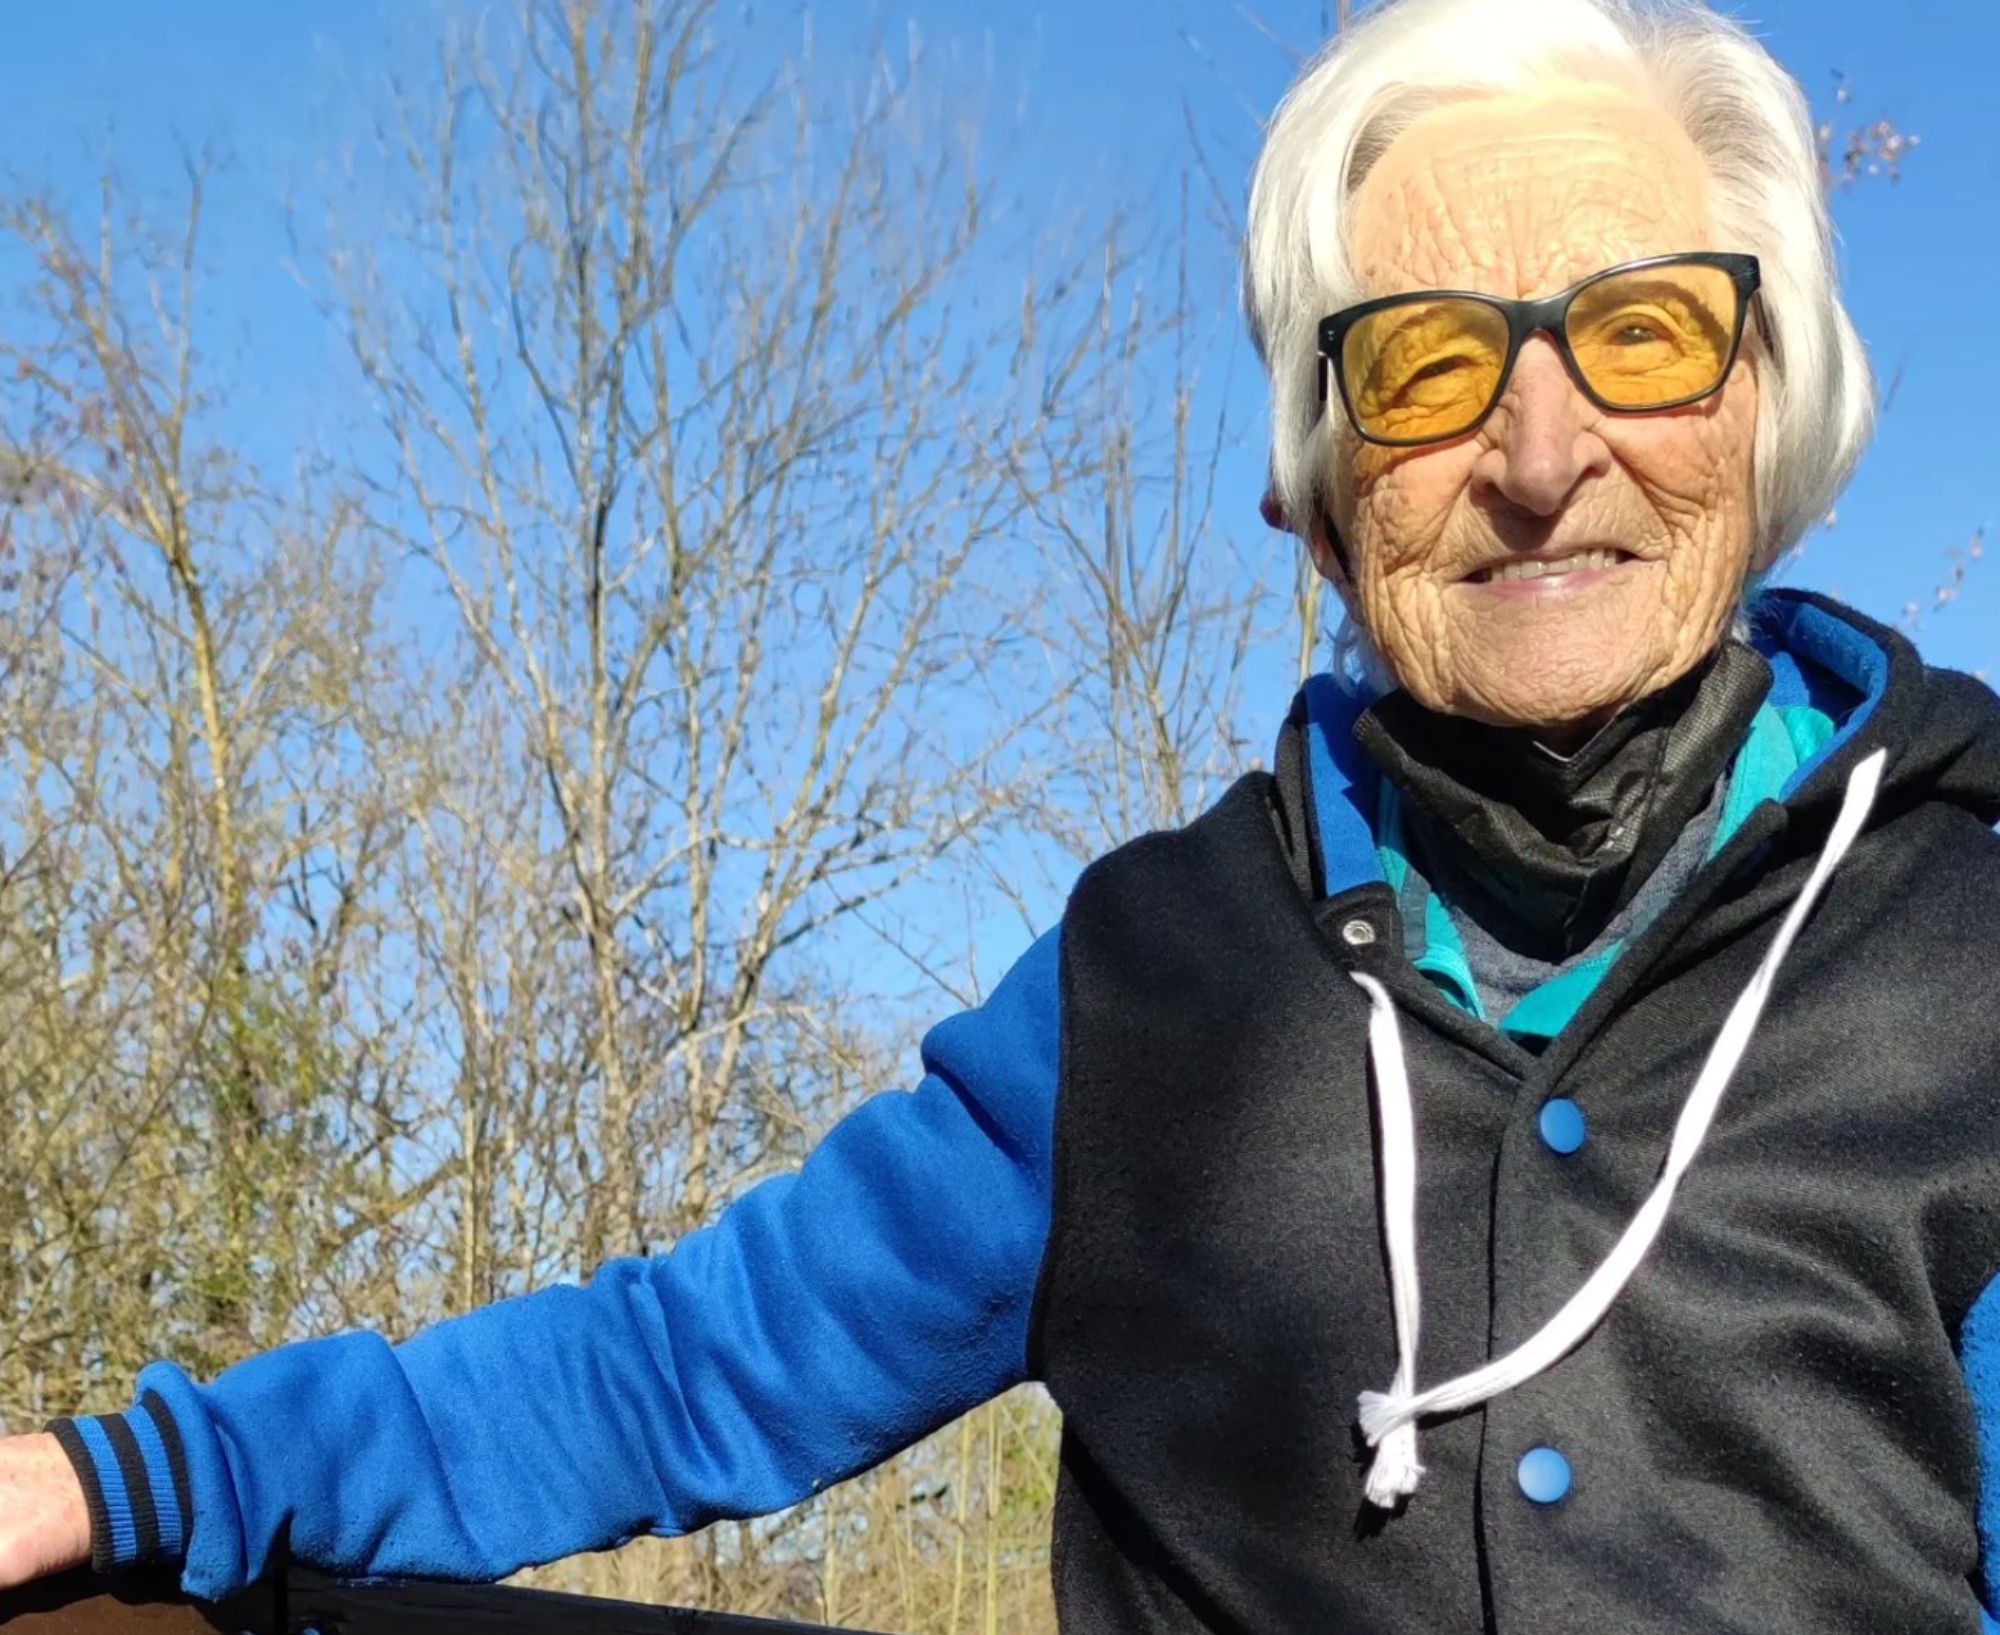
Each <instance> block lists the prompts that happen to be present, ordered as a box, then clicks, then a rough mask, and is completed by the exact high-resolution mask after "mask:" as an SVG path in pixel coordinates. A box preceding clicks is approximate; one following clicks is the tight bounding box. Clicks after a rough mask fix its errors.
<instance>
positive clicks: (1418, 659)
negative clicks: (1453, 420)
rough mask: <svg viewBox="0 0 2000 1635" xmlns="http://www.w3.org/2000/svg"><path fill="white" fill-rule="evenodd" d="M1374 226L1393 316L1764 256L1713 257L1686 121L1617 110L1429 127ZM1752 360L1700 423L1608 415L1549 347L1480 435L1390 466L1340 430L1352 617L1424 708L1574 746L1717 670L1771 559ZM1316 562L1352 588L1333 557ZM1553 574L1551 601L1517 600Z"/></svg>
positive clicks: (1467, 115) (1564, 101)
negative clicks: (1436, 292)
mask: <svg viewBox="0 0 2000 1635" xmlns="http://www.w3.org/2000/svg"><path fill="white" fill-rule="evenodd" d="M1354 209H1355V214H1354V239H1353V248H1354V252H1355V256H1356V262H1357V266H1358V269H1359V271H1360V274H1361V276H1362V278H1363V279H1364V281H1365V286H1366V291H1367V294H1369V295H1371V296H1373V295H1390V294H1396V293H1399V292H1402V291H1406V290H1414V289H1469V290H1478V291H1482V292H1485V293H1488V294H1493V295H1502V296H1541V295H1549V294H1553V293H1554V292H1555V291H1557V290H1560V289H1564V288H1566V287H1567V286H1569V285H1570V284H1573V283H1575V282H1576V281H1577V280H1578V279H1580V278H1583V277H1585V276H1587V275H1588V274H1590V273H1593V272H1597V271H1600V270H1601V269H1603V268H1605V267H1609V266H1612V265H1614V264H1616V263H1618V262H1622V261H1631V260H1635V259H1637V258H1638V257H1641V256H1648V255H1662V254H1667V253H1669V252H1673V251H1679V250H1706V249H1732V250H1733V249H1741V248H1743V246H1741V245H1739V244H1726V245H1725V244H1718V243H1715V242H1713V240H1712V235H1711V229H1710V227H1709V222H1708V209H1707V179H1706V173H1705V171H1704V169H1703V166H1702V164H1701V160H1700V158H1699V156H1698V155H1697V154H1696V152H1695V150H1694V148H1693V145H1692V144H1691V143H1690V142H1689V140H1688V139H1687V137H1686V136H1685V135H1684V134H1683V133H1682V132H1681V131H1680V130H1679V128H1678V127H1677V126H1676V125H1675V124H1674V123H1673V121H1672V120H1671V119H1670V118H1669V117H1668V116H1666V115H1665V114H1663V113H1661V112H1659V111H1658V110H1656V109H1653V108H1651V107H1647V106H1643V105H1641V104H1639V103H1637V102H1633V101H1628V100H1625V99H1623V98H1619V97H1616V96H1613V95H1611V94H1609V93H1603V92H1586V91H1566V92H1563V93H1561V94H1559V95H1553V96H1539V97H1534V98H1528V97H1519V96H1515V97H1506V98H1496V99H1490V100H1482V101H1476V102H1467V103H1459V104H1454V105H1452V106H1449V107H1446V108H1443V109H1439V110H1437V111H1435V112H1432V113H1429V114H1426V115H1425V116H1424V117H1423V118H1422V119H1420V120H1419V121H1417V122H1416V123H1415V124H1413V125H1412V126H1411V127H1410V128H1409V129H1408V130H1407V131H1406V132H1405V133H1404V134H1403V135H1402V136H1401V137H1399V138H1398V139H1397V140H1396V141H1395V142H1394V143H1393V144H1392V145H1391V146H1390V147H1389V149H1388V150H1387V151H1386V152H1385V153H1384V154H1383V156H1382V158H1381V159H1380V160H1379V161H1378V163H1377V164H1376V166H1375V168H1374V169H1373V170H1371V171H1370V172H1369V174H1368V176H1367V177H1366V179H1365V180H1364V181H1363V183H1362V185H1361V187H1360V189H1359V191H1358V193H1357V195H1356V198H1355V200H1354ZM1753 330H1754V326H1753ZM1753 351H1754V347H1753V342H1752V339H1751V335H1750V334H1746V337H1745V340H1744V344H1743V349H1742V351H1741V352H1740V353H1739V355H1738V357H1737V360H1736V363H1735V366H1734V368H1733V369H1732V370H1731V373H1730V376H1729V379H1728V381H1727V382H1726V383H1725V384H1724V386H1723V388H1722V389H1721V390H1720V391H1718V392H1716V393H1715V394H1713V395H1712V396H1710V397H1708V398H1707V399H1705V400H1704V401H1702V402H1700V403H1695V404H1690V405H1688V406H1687V407H1685V408H1680V409H1669V410H1663V411H1655V412H1653V413H1649V414H1610V413H1606V412H1605V411H1603V410H1601V409H1598V408H1596V407H1595V406H1594V405H1592V404H1591V402H1590V401H1589V399H1587V398H1586V397H1584V395H1583V394H1582V393H1581V392H1580V391H1579V390H1578V389H1577V387H1576V385H1575V383H1574V382H1573V381H1572V380H1571V379H1570V377H1569V374H1568V372H1567V371H1566V370H1565V369H1564V367H1563V364H1562V360H1561V358H1560V356H1559V355H1558V354H1557V352H1556V349H1555V345H1554V343H1553V342H1552V341H1551V340H1550V338H1549V337H1548V336H1547V335H1545V334H1538V335H1534V336H1531V337H1530V338H1529V339H1528V341H1527V342H1526V344H1525V345H1524V346H1523V347H1522V349H1521V355H1520V357H1519V359H1518V360H1517V362H1516V363H1515V367H1514V374H1513V378H1512V379H1511V381H1510V382H1509V384H1508V386H1507V390H1506V392H1505V393H1504V394H1503V395H1502V397H1501V399H1500V401H1499V403H1498V404H1497V405H1496V406H1495V408H1494V410H1493V412H1492V414H1491V415H1490V416H1488V418H1487V420H1486V422H1485V423H1484V424H1483V425H1482V426H1480V427H1479V428H1478V429H1477V430H1476V431H1474V432H1471V433H1468V434H1466V435H1464V436H1461V437H1458V438H1456V439H1454V440H1452V441H1450V442H1447V443H1440V444H1434V445H1429V446H1425V447H1420V448H1414V449H1411V448H1382V447H1379V446H1376V445H1373V444H1367V443H1363V442H1361V441H1360V439H1359V438H1357V437H1354V436H1353V435H1352V434H1351V430H1350V428H1347V427H1346V426H1345V424H1344V420H1343V424H1342V426H1341V436H1340V439H1339V442H1338V443H1337V445H1336V446H1337V453H1336V456H1335V458H1336V459H1337V460H1339V461H1340V462H1342V467H1343V468H1342V469H1341V470H1340V471H1338V472H1337V473H1336V474H1335V479H1336V480H1335V481H1334V483H1333V484H1332V485H1331V487H1332V494H1333V500H1332V505H1331V509H1332V514H1333V518H1334V521H1335V524H1336V526H1338V527H1339V529H1340V531H1341V534H1342V537H1343V538H1344V539H1345V540H1346V541H1347V543H1348V546H1349V549H1350V554H1351V558H1352V564H1353V581H1352V583H1351V584H1347V585H1344V586H1343V594H1345V595H1346V596H1347V598H1348V601H1349V604H1350V607H1351V608H1352V610H1353V611H1354V612H1355V613H1356V614H1357V615H1358V616H1359V617H1360V619H1361V621H1362V623H1363V624H1364V625H1365V626H1366V627H1367V629H1368V631H1369V632H1370V634H1371V635H1372V636H1373V637H1374V639H1375V642H1376V644H1377V646H1379V647H1380V648H1381V650H1382V653H1383V656H1384V657H1385V658H1386V659H1387V660H1388V663H1389V665H1390V667H1391V668H1392V669H1393V671H1394V672H1395V675H1396V678H1397V679H1398V680H1399V681H1400V682H1401V683H1402V685H1403V686H1404V687H1406V688H1407V689H1408V690H1409V691H1410V692H1411V694H1413V695H1414V696H1415V697H1416V699H1417V700H1418V702H1420V703H1422V704H1424V705H1427V706H1428V707H1429V708H1431V709H1434V710H1441V711H1446V712H1449V713H1452V714H1457V715H1465V716H1470V717H1472V718H1474V719H1476V720H1481V721H1486V722H1490V723H1493V724H1495V725H1502V726H1522V727H1533V728H1536V729H1539V730H1540V731H1541V732H1542V733H1543V734H1544V735H1545V736H1546V737H1547V738H1548V739H1549V740H1550V741H1551V742H1553V743H1563V742H1574V741H1575V740H1576V739H1578V738H1580V737H1581V736H1583V735H1584V734H1585V733H1586V732H1588V731H1589V730H1590V729H1592V728H1594V727H1595V726H1597V725H1599V724H1601V723H1602V722H1603V721H1605V720H1608V719H1609V718H1610V717H1611V716H1612V715H1614V714H1616V713H1617V712H1618V711H1619V710H1620V709H1622V708H1623V707H1624V706H1625V705H1627V704H1629V703H1631V702H1632V701H1633V700H1635V699H1638V698H1640V697H1643V696H1644V695H1645V694H1647V693H1650V692H1653V691H1655V690H1657V689H1658V688H1660V687H1663V686H1665V685H1667V684H1668V683H1669V682H1671V681H1673V680H1674V679H1675V678H1677V677H1678V676H1680V675H1682V674H1683V673H1684V672H1685V671H1687V670H1688V669H1689V668H1690V667H1691V666H1692V665H1693V664H1694V663H1695V662H1696V661H1697V660H1698V659H1700V658H1701V657H1703V656H1704V655H1705V654H1706V653H1708V652H1709V651H1710V650H1711V649H1713V648H1714V647H1715V646H1716V644H1717V643H1718V642H1719V641H1720V640H1721V638H1722V635H1723V633H1724V630H1725V629H1726V627H1727V625H1728V622H1729V617H1730V614H1731V611H1732V610H1733V608H1734V606H1735V603H1736V599H1737V597H1738V595H1739V594H1740V592H1741V589H1742V585H1743V581H1744V578H1745V575H1746V574H1747V572H1748V569H1749V565H1750V553H1751V548H1752V543H1753V541H1752V532H1753V530H1752V522H1753V517H1752V500H1751V442H1752V434H1753V431H1754V428H1755V424H1756V415H1757V378H1756V369H1755V363H1754V360H1753V356H1752V354H1753ZM1329 412H1330V413H1332V414H1335V415H1339V414H1340V413H1341V410H1340V408H1339V406H1338V404H1337V403H1335V404H1333V405H1330V407H1329ZM1313 546H1314V554H1315V558H1316V560H1317V561H1318V563H1319V565H1320V569H1321V571H1322V572H1323V573H1326V574H1328V576H1329V577H1332V578H1335V579H1336V582H1339V577H1338V570H1337V567H1336V564H1335V561H1334V558H1333V555H1332V553H1331V551H1330V549H1329V548H1328V543H1327V541H1326V540H1325V539H1324V538H1315V539H1314V541H1313ZM1607 552H1609V553H1614V554H1612V555H1611V556H1609V557H1607V555H1606V554H1605V553H1607ZM1584 553H1591V554H1590V555H1588V556H1585V554H1584ZM1534 558H1539V559H1541V562H1539V563H1537V566H1536V567H1535V568H1533V569H1528V570H1527V571H1530V572H1539V574H1540V576H1539V577H1534V578H1521V577H1517V575H1519V574H1520V573H1521V572H1522V571H1523V566H1522V565H1523V564H1524V563H1526V562H1528V561H1529V560H1530V559H1534ZM1564 558H1569V561H1568V562H1567V563H1565V562H1564V560H1563V559H1564ZM1607 562H1608V563H1609V565H1605V564H1606V563H1607ZM1541 563H1546V564H1547V565H1548V566H1549V567H1553V568H1556V569H1558V570H1564V569H1566V571H1554V572H1549V571H1544V570H1543V569H1542V567H1541ZM1510 564H1511V565H1512V568H1513V571H1512V573H1509V572H1506V571H1504V570H1505V569H1506V568H1507V567H1508V565H1510ZM1496 569H1497V570H1503V571H1501V572H1500V573H1499V575H1498V576H1497V577H1496V576H1495V573H1496Z"/></svg>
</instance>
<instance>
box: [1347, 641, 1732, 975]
mask: <svg viewBox="0 0 2000 1635" xmlns="http://www.w3.org/2000/svg"><path fill="white" fill-rule="evenodd" d="M1770 686H1771V670H1770V666H1769V665H1767V664H1766V663H1765V662H1764V660H1763V659H1762V658H1760V657H1759V656H1758V655H1757V654H1756V653H1754V652H1753V651H1751V649H1750V648H1748V647H1746V646H1744V645H1743V644H1742V643H1740V642H1733V641H1732V642H1726V643H1724V645H1723V646H1722V647H1721V648H1719V649H1718V650H1717V651H1716V653H1715V654H1714V655H1713V656H1711V657H1710V658H1709V659H1708V660H1706V661H1705V662H1703V663H1702V664H1699V665H1697V666H1696V667H1695V668H1694V669H1693V670H1691V671H1690V672H1689V673H1688V674H1687V675H1685V676H1683V677H1681V679H1680V680H1678V681H1676V682H1674V683H1673V684H1671V685H1670V686H1667V687H1664V688H1662V689H1661V690H1660V691H1659V692H1657V693H1652V694H1649V695H1648V696H1647V697H1645V698H1642V699H1640V700H1639V701H1638V702H1637V703H1636V704H1633V705H1631V706H1630V707H1628V708H1627V709H1625V710H1624V711H1622V712H1621V713H1620V714H1618V715H1617V716H1615V717H1614V718H1613V719H1612V720H1611V721H1609V722H1607V723H1606V724H1605V726H1604V727H1603V728H1601V729H1600V730H1599V731H1598V732H1597V733H1595V734H1594V735H1593V736H1592V737H1591V739H1590V741H1589V742H1588V743H1586V744H1585V745H1584V746H1583V747H1582V748H1581V749H1579V750H1577V751H1576V753H1575V754H1573V755H1568V756H1563V755H1558V754H1557V753H1556V752H1555V751H1554V750H1551V749H1549V748H1547V747H1546V746H1545V745H1543V744H1540V743H1538V742H1536V740H1535V737H1534V734H1533V733H1532V732H1528V731H1524V730H1521V729H1518V728H1507V727H1489V726H1484V725H1482V724H1480V723H1479V722H1476V721H1468V720H1466V719H1464V718H1463V717H1462V716H1451V715H1439V714H1436V713H1434V712H1433V711H1430V710H1427V709H1425V708H1424V707H1423V706H1422V705H1420V704H1418V703H1417V702H1416V700H1415V699H1413V698H1411V697H1410V695H1409V694H1408V693H1405V692H1394V693H1390V694H1389V695H1388V696H1387V697H1385V698H1382V699H1379V700H1377V701H1376V703H1374V704H1373V705H1371V706H1370V707H1369V709H1368V710H1367V711H1366V712H1364V713H1363V715H1362V717H1361V719H1360V720H1359V721H1358V722H1357V723H1356V724H1355V728H1354V732H1355V736H1356V737H1357V738H1358V739H1359V740H1360V741H1361V743H1362V745H1363V746H1364V747H1365V748H1366V749H1367V750H1368V753H1369V754H1370V755H1372V756H1373V757H1374V758H1375V760H1376V762H1377V764H1378V765H1380V766H1381V768H1382V770H1383V771H1384V772H1385V773H1386V774H1387V775H1388V776H1389V777H1390V778H1392V779H1394V780H1395V782H1396V784H1397V786H1398V787H1399V788H1400V789H1401V790H1402V791H1403V792H1404V794H1406V795H1407V796H1408V797H1409V803H1408V806H1407V808H1406V811H1405V817H1404V828H1405V832H1406V834H1407V836H1408V838H1409V840H1410V843H1411V846H1412V850H1413V852H1414V853H1415V854H1416V855H1417V856H1418V857H1420V858H1421V859H1422V860H1423V863H1424V867H1425V870H1426V872H1427V873H1428V874H1429V875H1430V877H1431V879H1432V880H1433V881H1435V882H1437V883H1438V884H1439V885H1440V886H1441V887H1442V888H1444V889H1445V893H1446V895H1447V897H1449V898H1450V899H1451V900H1452V901H1453V902H1454V903H1457V904H1459V905H1460V906H1461V907H1463V908H1464V909H1465V911H1466V912H1468V913H1471V914H1474V915H1475V916H1476V917H1477V918H1478V919H1479V920H1480V922H1481V923H1482V924H1484V925H1485V926H1486V927H1487V928H1488V929H1489V930H1491V931H1492V932H1493V934H1494V935H1495V936H1497V937H1498V938H1499V939H1500V940H1501V942H1503V943H1504V944H1505V945H1506V946H1508V947H1509V948H1512V949H1514V950H1516V951H1517V952H1519V953H1523V954H1529V955H1532V956H1533V957H1535V958H1538V959H1544V960H1549V961H1559V960H1564V959H1568V958H1570V957H1571V956H1573V955H1575V954H1577V953H1580V952H1582V951H1583V950H1584V949H1586V948H1588V947H1589V946H1590V945H1591V943H1592V942H1594V941H1595V940H1596V939H1597V937H1598V935H1599V934H1600V933H1601V932H1602V931H1603V929H1604V927H1605V926H1606V925H1607V924H1608V923H1609V922H1610V920H1611V918H1612V916H1613V915H1615V914H1616V913H1617V912H1618V911H1619V909H1621V908H1623V907H1624V906H1625V904H1626V903H1628V902H1629V901H1630V900H1631V898H1632V895H1633V893H1635V892H1636V891H1637V890H1638V889H1639V888H1640V887H1641V886H1642V885H1644V884H1645V882H1646V877H1647V876H1648V875H1650V874H1651V873H1652V871H1653V869H1654V868H1655V867H1656V866H1657V865H1658V863H1659V861H1660V859H1661V858H1663V857H1664V856H1665V855H1666V854H1667V851H1668V849H1669V848H1670V847H1671V846H1672V845H1673V842H1674V838H1675V837H1676V836H1677V835H1678V834H1679V833H1680V832H1681V830H1682V829H1683V828H1684V827H1685V826H1686V825H1687V824H1688V823H1689V822H1690V821H1691V820H1692V819H1693V818H1694V817H1695V816H1696V815H1697V814H1698V813H1700V812H1701V811H1702V810H1703V809H1704V808H1705V807H1706V806H1707V804H1708V802H1709V799H1710V797H1711V796H1712V795H1713V794H1714V792H1715V787H1716V784H1717V782H1718V780H1719V779H1720V778H1721V777H1722V776H1723V774H1724V772H1725V771H1726V770H1727V769H1728V767H1729V764H1730V761H1731V759H1732V757H1734V755H1735V754H1736V751H1737V749H1738V747H1739V746H1740V745H1741V744H1742V742H1743V737H1744V734H1745V733H1746V732H1747V731H1748V729H1749V726H1750V721H1751V718H1752V717H1753V716H1754V715H1755V714H1756V713H1757V708H1758V706H1759V705H1760V704H1762V703H1763V701H1764V695H1765V694H1766V693H1767V692H1768V691H1769V690H1770Z"/></svg>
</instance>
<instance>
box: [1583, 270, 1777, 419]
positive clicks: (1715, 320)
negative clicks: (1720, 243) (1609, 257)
mask: <svg viewBox="0 0 2000 1635" xmlns="http://www.w3.org/2000/svg"><path fill="white" fill-rule="evenodd" d="M1737 305H1738V303H1737V298H1736V284H1735V281H1734V280H1733V279H1732V278H1731V277H1730V276H1729V274H1728V273H1726V272H1724V271H1722V270H1721V269H1720V268H1718V267H1701V266H1665V267H1640V268H1636V269H1634V270H1633V271H1631V272H1625V273H1616V274H1614V275H1613V276H1611V277H1609V278H1601V279H1599V280H1598V281H1597V282H1596V283H1594V284H1591V285H1589V286H1587V287H1586V288H1584V289H1582V290H1580V291H1579V292H1578V293H1577V297H1576V299H1575V300H1574V301H1572V302H1571V303H1570V308H1569V315H1568V317H1567V318H1566V319H1565V321H1564V325H1563V327H1564V329H1565V331H1566V332H1567V334H1568V338H1569V346H1570V351H1571V352H1572V353H1574V354H1575V356H1576V363H1577V367H1578V369H1580V370H1581V371H1582V372H1583V378H1584V379H1585V380H1587V381H1589V382H1590V388H1591V390H1592V391H1594V392H1595V393H1597V395H1598V396H1599V397H1601V398H1602V399H1604V401H1605V402H1606V403H1608V404H1610V405H1612V406H1613V407H1614V408H1619V409H1654V408H1659V407H1660V406H1661V405H1663V404H1667V403H1678V402H1680V401H1681V400H1682V399H1684V398H1691V397H1698V396H1700V395H1701V394H1702V393H1704V392H1707V391H1711V390H1713V389H1714V388H1715V387H1716V386H1717V385H1718V384H1719V383H1720V382H1721V380H1722V375H1723V371H1724V370H1726V369H1727V368H1728V367H1729V355H1730V352H1731V350H1732V349H1733V348H1734V346H1735V344H1736V332H1737V325H1738V321H1739V319H1740V317H1741V314H1740V313H1739V312H1738V311H1737Z"/></svg>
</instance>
